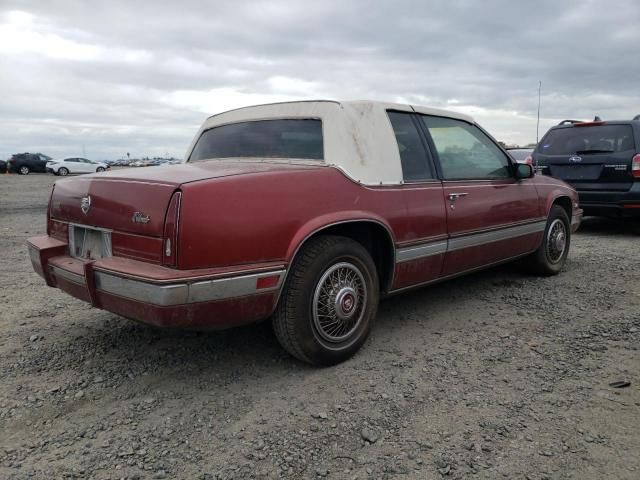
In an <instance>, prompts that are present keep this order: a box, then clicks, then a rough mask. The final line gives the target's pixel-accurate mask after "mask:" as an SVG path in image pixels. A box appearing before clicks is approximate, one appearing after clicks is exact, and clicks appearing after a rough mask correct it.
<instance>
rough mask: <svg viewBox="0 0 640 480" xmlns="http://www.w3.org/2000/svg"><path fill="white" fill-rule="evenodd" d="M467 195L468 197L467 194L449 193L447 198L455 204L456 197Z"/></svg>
mask: <svg viewBox="0 0 640 480" xmlns="http://www.w3.org/2000/svg"><path fill="white" fill-rule="evenodd" d="M467 195H469V194H468V193H467V192H459V193H450V194H449V195H448V198H449V201H450V202H455V201H456V200H457V199H458V197H466V196H467Z"/></svg>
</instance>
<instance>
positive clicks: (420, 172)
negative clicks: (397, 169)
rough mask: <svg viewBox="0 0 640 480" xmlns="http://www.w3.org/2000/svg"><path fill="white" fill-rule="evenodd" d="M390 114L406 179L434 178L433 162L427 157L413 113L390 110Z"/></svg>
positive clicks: (410, 180)
mask: <svg viewBox="0 0 640 480" xmlns="http://www.w3.org/2000/svg"><path fill="white" fill-rule="evenodd" d="M388 115H389V120H390V121H391V126H392V127H393V133H394V134H395V136H396V142H397V143H398V150H399V152H400V162H401V163H402V177H403V178H404V180H405V181H406V182H416V181H421V180H430V179H433V178H434V174H433V171H432V169H431V163H430V162H429V158H428V157H427V151H426V148H425V145H424V143H423V141H422V139H421V138H420V132H419V131H418V127H417V126H416V124H415V123H414V121H413V119H412V114H410V113H403V112H388Z"/></svg>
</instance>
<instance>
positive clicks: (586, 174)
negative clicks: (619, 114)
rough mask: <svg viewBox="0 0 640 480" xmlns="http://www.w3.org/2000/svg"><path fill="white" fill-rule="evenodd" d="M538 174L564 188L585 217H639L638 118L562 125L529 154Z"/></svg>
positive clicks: (639, 133)
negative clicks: (562, 183)
mask: <svg viewBox="0 0 640 480" xmlns="http://www.w3.org/2000/svg"><path fill="white" fill-rule="evenodd" d="M533 163H534V165H535V169H536V171H537V172H538V173H541V174H543V175H550V176H552V177H556V178H560V179H562V180H564V181H565V182H567V183H570V184H571V185H572V186H573V187H574V188H575V189H576V190H577V191H578V194H579V196H580V207H581V208H583V209H584V213H585V215H598V216H635V217H640V116H638V117H636V118H635V119H633V120H626V121H611V122H603V121H594V122H579V121H575V120H565V121H563V122H561V123H560V124H559V125H556V126H555V127H552V128H551V129H550V130H549V131H548V132H547V133H546V134H545V136H544V137H542V140H540V143H538V146H537V147H536V149H535V150H534V152H533Z"/></svg>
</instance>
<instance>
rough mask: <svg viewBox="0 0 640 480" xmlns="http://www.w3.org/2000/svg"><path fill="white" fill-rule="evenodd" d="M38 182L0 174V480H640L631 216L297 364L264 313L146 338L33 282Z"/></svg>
mask: <svg viewBox="0 0 640 480" xmlns="http://www.w3.org/2000/svg"><path fill="white" fill-rule="evenodd" d="M53 182H54V177H53V176H48V175H29V176H26V177H22V176H18V175H0V238H1V248H2V250H1V251H2V254H1V255H0V308H1V310H0V328H1V332H2V334H1V335H0V478H17V479H23V478H24V479H27V478H47V479H49V478H95V479H107V478H111V479H116V478H128V479H134V478H138V479H143V478H196V479H215V478H292V479H297V478H340V479H342V478H346V479H355V478H358V479H369V478H372V479H373V478H375V479H379V478H401V479H404V478H416V479H423V478H426V479H429V478H435V479H438V478H484V479H496V478H509V479H529V480H532V479H545V478H549V479H602V478H611V479H638V478H640V373H639V367H640V356H639V351H638V348H639V346H640V273H639V272H640V248H639V246H640V224H632V223H630V222H627V223H625V222H615V221H609V220H598V219H589V220H587V221H586V222H585V223H584V225H583V228H582V230H581V231H580V232H579V233H578V234H577V235H575V236H574V238H573V245H572V250H571V254H570V257H569V263H568V265H567V267H566V270H565V272H563V273H562V274H561V275H559V276H557V277H553V278H536V277H530V276H527V275H525V274H523V273H521V272H520V271H519V270H518V268H517V267H516V266H505V267H500V268H496V269H492V270H488V271H485V272H482V273H478V274H475V275H471V276H468V277H465V278H461V279H458V280H454V281H450V282H447V283H444V284H441V285H438V286H433V287H430V288H425V289H421V290H418V291H415V292H413V293H409V294H406V295H403V296H398V297H394V298H392V299H389V300H387V301H385V302H383V304H382V305H381V308H380V312H379V315H378V319H377V323H376V326H375V328H374V330H373V333H372V335H371V337H370V339H369V340H368V342H367V343H366V345H365V347H364V349H363V350H362V351H361V352H360V353H359V354H358V355H356V357H355V358H353V359H352V360H350V361H348V362H346V363H344V364H342V365H339V366H337V367H333V368H325V369H315V368H311V367H308V366H306V365H303V364H301V363H299V362H297V361H295V360H293V359H292V358H290V357H289V356H287V355H286V354H285V353H284V352H283V351H282V350H281V349H280V348H279V346H278V345H277V343H276V340H275V338H274V336H273V334H272V333H271V330H270V327H269V325H268V323H267V322H265V323H263V324H260V325H255V326H251V327H247V328H241V329H235V330H230V331H224V332H213V333H190V332H180V331H162V330H157V329H154V328H151V327H147V326H145V325H140V324H136V323H133V322H131V321H128V320H126V319H124V318H121V317H118V316H115V315H113V314H111V313H108V312H105V311H101V310H97V309H94V308H92V307H90V306H88V305H87V304H85V303H83V302H81V301H79V300H75V299H73V298H71V297H69V296H67V295H66V294H63V293H62V292H60V291H58V290H55V289H51V288H48V287H46V286H45V285H44V282H43V281H42V280H41V279H40V277H38V276H37V275H36V274H35V273H34V272H33V271H32V269H31V265H30V264H29V261H28V257H27V253H26V247H25V239H26V238H27V237H29V236H31V235H36V234H40V233H43V232H44V231H45V210H46V203H47V200H48V195H49V190H50V187H51V185H52V183H53ZM616 380H627V381H630V382H631V385H630V386H629V387H627V388H622V389H614V388H611V387H610V386H609V383H610V382H613V381H616Z"/></svg>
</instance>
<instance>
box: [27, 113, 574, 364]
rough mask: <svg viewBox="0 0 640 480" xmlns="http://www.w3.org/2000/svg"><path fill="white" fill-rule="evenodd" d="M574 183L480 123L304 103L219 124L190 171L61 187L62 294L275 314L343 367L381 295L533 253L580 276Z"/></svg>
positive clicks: (151, 309) (197, 150) (168, 322)
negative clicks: (513, 150) (516, 157)
mask: <svg viewBox="0 0 640 480" xmlns="http://www.w3.org/2000/svg"><path fill="white" fill-rule="evenodd" d="M581 218H582V210H580V209H579V208H578V197H577V195H576V192H575V190H574V189H573V188H571V187H570V186H568V185H567V184H565V183H563V182H562V181H559V180H555V179H553V178H550V177H548V176H534V173H533V170H532V167H531V166H530V165H526V164H516V163H515V162H514V161H513V160H512V159H511V157H510V156H509V155H508V154H507V153H506V152H505V151H504V150H503V149H502V148H501V147H500V146H499V145H498V143H497V142H496V141H495V140H494V139H493V138H492V137H491V136H489V135H488V134H487V133H486V132H485V131H484V130H483V129H482V128H480V127H479V126H478V125H477V124H476V123H475V122H474V121H473V120H472V119H471V118H469V117H467V116H466V115H462V114H459V113H455V112H448V111H442V110H435V109H430V108H423V107H419V106H415V105H397V104H389V103H380V102H368V101H361V102H332V101H306V102H290V103H279V104H271V105H261V106H255V107H247V108H240V109H237V110H232V111H229V112H225V113H222V114H219V115H214V116H212V117H210V118H208V119H207V120H206V121H205V123H204V125H203V126H202V127H201V129H200V131H199V132H198V133H197V135H196V136H195V138H194V140H193V143H192V144H191V146H190V147H189V149H188V151H187V154H186V157H185V160H184V162H183V164H181V165H174V166H168V167H154V168H151V167H148V168H144V169H135V170H134V169H123V170H117V171H112V172H108V173H101V174H92V175H86V176H82V177H79V178H72V179H63V180H58V181H57V182H56V184H55V186H54V188H53V191H52V193H51V199H50V201H49V207H48V213H47V235H46V236H40V237H33V238H30V239H29V240H28V246H29V255H30V258H31V262H32V263H33V267H34V269H35V270H36V272H37V273H39V274H40V275H41V276H42V277H44V279H45V281H46V283H47V285H49V286H51V287H57V288H60V289H61V290H64V291H65V292H67V293H68V294H70V295H72V296H74V297H77V298H80V299H82V300H85V301H87V302H90V303H91V304H92V305H93V306H95V307H97V308H102V309H105V310H108V311H110V312H114V313H117V314H119V315H122V316H125V317H128V318H131V319H135V320H139V321H141V322H146V323H149V324H153V325H157V326H161V327H184V328H197V329H203V328H226V327H232V326H236V325H241V324H245V323H249V322H255V321H258V320H263V319H266V318H269V317H271V320H272V322H273V328H274V331H275V334H276V336H277V338H278V339H279V341H280V343H281V344H282V345H283V347H284V348H285V349H286V350H287V351H289V352H290V353H291V354H292V355H293V356H295V357H297V358H299V359H301V360H303V361H306V362H309V363H313V364H325V365H326V364H334V363H337V362H340V361H342V360H344V359H346V358H348V357H350V356H351V355H353V354H354V353H355V352H356V351H357V350H358V348H359V347H360V346H361V345H362V344H363V342H364V341H365V339H366V338H367V335H368V333H369V331H370V329H371V326H372V323H373V320H374V317H375V315H376V310H377V306H378V301H379V299H380V297H381V296H386V295H389V294H395V293H398V292H402V291H404V290H407V289H410V288H413V287H417V286H421V285H426V284H430V283H433V282H436V281H441V280H445V279H449V278H452V277H455V276H458V275H461V274H463V273H467V272H471V271H474V270H478V269H480V268H484V267H489V266H491V265H496V264H498V263H501V262H506V261H510V260H514V259H516V258H521V257H526V258H525V260H526V262H527V263H528V264H529V266H530V267H531V268H533V269H534V270H535V271H537V272H539V273H541V274H545V275H552V274H556V273H558V272H559V271H560V270H561V268H562V267H563V265H564V263H565V260H566V258H567V254H568V252H569V244H570V238H571V233H572V232H573V231H575V230H576V229H577V228H578V226H579V224H580V221H581Z"/></svg>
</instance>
